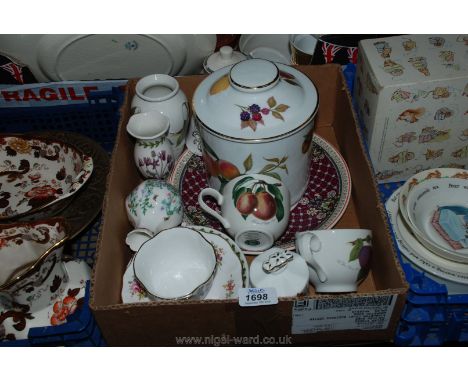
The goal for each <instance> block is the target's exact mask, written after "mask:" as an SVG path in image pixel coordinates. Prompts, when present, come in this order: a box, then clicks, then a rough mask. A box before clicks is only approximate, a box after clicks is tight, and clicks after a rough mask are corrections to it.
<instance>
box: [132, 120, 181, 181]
mask: <svg viewBox="0 0 468 382" xmlns="http://www.w3.org/2000/svg"><path fill="white" fill-rule="evenodd" d="M169 128H170V126H169V119H168V118H167V117H166V116H164V115H162V114H161V113H159V112H156V111H151V112H146V113H141V114H134V115H132V116H131V117H130V119H129V121H128V124H127V132H128V133H129V134H130V135H131V136H132V137H133V138H135V139H136V142H135V148H134V158H135V164H136V166H137V168H138V170H139V171H140V173H141V175H142V176H143V177H144V178H155V179H165V178H166V176H167V175H168V174H169V172H170V171H171V169H172V167H173V165H174V154H173V147H172V144H171V143H170V142H169V140H168V139H167V135H168V133H169Z"/></svg>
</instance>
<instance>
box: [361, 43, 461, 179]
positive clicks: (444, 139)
mask: <svg viewBox="0 0 468 382" xmlns="http://www.w3.org/2000/svg"><path fill="white" fill-rule="evenodd" d="M355 81H356V82H355V86H354V99H355V102H356V106H357V109H358V114H359V120H360V122H361V123H362V125H363V127H364V130H365V135H366V138H367V142H368V147H369V152H370V157H371V160H372V164H373V166H374V171H375V174H376V178H377V180H378V181H379V182H381V183H385V182H395V181H400V180H406V179H407V178H408V177H409V176H410V175H412V174H414V173H417V172H419V171H422V170H425V169H429V168H434V167H459V168H466V167H467V166H468V35H465V36H461V35H408V36H397V37H389V38H385V39H371V40H362V41H360V43H359V57H358V63H357V75H356V79H355Z"/></svg>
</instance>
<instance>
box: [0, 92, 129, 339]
mask: <svg viewBox="0 0 468 382" xmlns="http://www.w3.org/2000/svg"><path fill="white" fill-rule="evenodd" d="M124 96H125V92H124V89H123V88H120V87H114V88H112V90H111V91H105V92H91V93H90V94H89V100H88V103H83V104H70V105H60V106H44V107H11V108H10V107H8V108H0V133H3V132H9V133H13V132H14V133H27V132H31V131H47V130H49V131H50V130H60V131H70V132H75V133H80V134H83V135H86V136H87V137H89V138H91V139H93V140H94V141H96V142H98V143H100V144H101V146H102V147H103V148H104V149H105V150H106V151H107V152H109V153H111V151H112V149H113V147H114V142H115V137H116V134H117V128H118V122H119V119H120V114H119V109H120V106H121V105H122V102H123V99H124ZM100 222H101V217H100V215H99V216H97V217H96V219H95V221H94V222H93V223H92V224H91V225H90V228H89V229H88V230H87V231H85V232H83V233H82V234H81V235H79V236H78V237H76V238H75V239H74V240H72V241H71V242H70V243H67V248H66V251H67V252H68V253H72V254H73V255H74V256H75V258H77V259H81V260H84V261H85V262H86V263H87V264H88V265H89V266H90V267H92V266H93V264H94V256H95V249H96V244H97V237H98V234H99V227H100ZM89 293H90V292H89V282H88V284H87V287H86V293H85V303H84V304H83V307H82V308H81V309H79V310H77V311H76V312H75V313H74V314H73V315H71V316H69V317H67V323H65V324H63V325H59V326H47V327H43V328H34V329H31V330H30V331H29V333H28V339H25V340H18V341H3V342H0V346H105V341H104V339H103V338H102V335H101V332H100V330H99V328H98V326H97V324H96V321H95V320H94V317H93V315H92V313H91V311H90V309H89V304H88V303H89V297H90V296H89Z"/></svg>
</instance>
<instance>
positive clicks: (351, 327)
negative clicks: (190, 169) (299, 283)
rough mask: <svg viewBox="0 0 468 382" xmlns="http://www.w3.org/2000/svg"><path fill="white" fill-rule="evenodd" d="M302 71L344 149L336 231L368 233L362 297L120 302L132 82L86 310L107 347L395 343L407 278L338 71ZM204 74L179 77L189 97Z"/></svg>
mask: <svg viewBox="0 0 468 382" xmlns="http://www.w3.org/2000/svg"><path fill="white" fill-rule="evenodd" d="M298 69H299V70H301V71H302V72H303V73H305V74H306V75H307V76H309V77H310V78H311V79H312V80H313V81H314V83H315V85H316V86H317V88H318V92H319V96H320V106H319V111H318V114H317V119H316V130H315V133H316V134H318V135H320V136H321V137H322V138H324V139H326V140H327V141H328V142H329V143H330V144H331V145H333V146H334V147H336V148H338V149H339V150H340V152H341V154H342V155H343V158H344V159H345V160H346V162H347V164H348V167H349V171H350V174H351V178H352V195H351V200H350V203H349V205H348V207H347V209H346V211H345V213H344V214H343V216H342V217H341V218H340V220H339V221H338V223H337V224H336V226H335V227H336V228H358V227H361V228H368V229H371V230H372V234H373V254H372V262H371V271H370V274H369V276H368V277H367V278H366V279H365V281H364V282H363V283H361V284H360V285H359V288H358V291H357V293H344V294H343V293H341V294H322V295H320V294H317V293H315V292H314V290H313V287H312V286H310V288H309V292H308V294H307V295H305V296H302V297H295V298H279V301H278V304H275V305H268V306H255V307H241V306H239V301H238V300H237V299H234V300H233V299H231V300H203V301H195V300H187V301H153V302H140V303H132V304H122V299H121V291H122V287H124V285H123V280H122V276H123V274H124V272H125V270H126V268H127V265H128V262H129V261H130V259H131V258H132V252H131V251H130V249H129V248H128V247H127V245H126V244H125V236H126V234H127V233H128V232H129V231H130V230H131V229H132V226H131V225H130V223H129V221H128V219H127V214H126V212H125V207H124V200H125V197H126V196H127V195H128V194H129V193H130V192H131V191H132V189H133V188H134V187H135V186H136V185H138V184H139V183H140V182H141V181H142V180H143V179H142V178H141V177H140V174H139V172H138V170H137V168H136V167H135V163H134V160H133V148H134V142H133V141H132V138H131V137H130V136H129V135H128V133H127V131H126V129H125V127H126V125H127V123H128V119H129V118H130V116H131V100H132V97H133V96H134V94H135V84H136V80H131V81H129V83H128V86H127V95H126V100H125V102H124V105H123V107H122V109H121V119H120V125H119V131H118V133H117V142H116V145H115V147H114V152H113V154H112V161H111V170H110V173H109V176H108V179H107V191H106V196H105V199H104V204H103V221H102V226H101V229H100V234H99V239H98V244H97V250H96V261H95V265H94V269H93V276H92V285H91V298H90V306H91V309H92V310H93V313H94V316H95V318H96V320H97V322H98V324H99V327H100V329H101V331H102V333H103V335H104V338H105V340H106V342H107V343H108V344H109V345H114V346H155V345H158V346H161V345H171V346H174V345H189V344H190V343H191V344H192V345H195V344H204V345H214V346H216V345H220V344H224V345H235V344H236V343H237V344H256V343H257V344H260V343H262V344H266V343H267V342H266V341H268V344H275V343H276V344H288V343H291V344H331V343H333V344H343V343H346V344H350V343H363V342H364V343H369V342H376V341H377V342H382V341H391V340H393V338H394V336H395V331H396V328H397V325H398V324H399V322H400V316H401V313H402V310H403V308H404V306H405V301H406V293H407V290H408V284H407V283H406V282H405V280H404V276H403V272H402V270H401V268H400V266H399V264H398V260H397V258H396V253H395V248H394V246H393V242H392V239H391V235H390V230H389V226H388V223H387V220H386V217H385V210H384V207H383V205H382V203H381V201H380V199H379V193H378V191H377V188H376V183H375V181H374V179H373V177H372V170H371V166H370V163H369V161H368V159H367V156H366V154H365V151H364V145H363V141H362V137H361V135H360V133H359V130H358V128H357V125H356V120H355V118H354V114H353V111H352V106H351V98H350V96H349V93H348V91H347V88H346V85H345V81H344V77H343V74H342V73H341V67H340V66H339V65H319V66H310V65H309V66H299V67H298ZM203 78H204V76H189V77H177V80H178V81H179V85H180V88H181V89H182V90H183V91H184V92H185V94H186V95H187V98H188V99H189V101H190V100H191V99H192V95H193V92H194V91H195V89H196V87H197V85H198V84H199V83H200V82H201V81H202V80H203ZM311 107H312V105H311ZM252 258H253V256H248V259H247V260H248V261H249V262H250V261H252ZM125 287H128V285H125ZM192 340H193V341H194V342H190V341H192ZM233 341H234V342H233ZM236 341H237V342H236ZM255 341H257V342H255ZM259 341H260V342H259ZM275 341H276V342H275Z"/></svg>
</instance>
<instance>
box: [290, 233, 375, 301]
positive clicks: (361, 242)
mask: <svg viewBox="0 0 468 382" xmlns="http://www.w3.org/2000/svg"><path fill="white" fill-rule="evenodd" d="M296 250H297V251H298V252H299V254H300V255H301V256H302V257H304V259H305V261H306V262H307V264H308V265H309V280H310V282H311V283H312V284H313V285H314V287H315V290H316V291H317V292H319V293H320V292H323V293H339V292H355V291H356V290H357V286H358V284H359V283H360V282H361V281H362V280H364V279H365V277H366V276H367V273H368V271H369V267H370V260H371V255H372V232H371V231H370V230H367V229H335V230H317V231H305V232H298V233H296Z"/></svg>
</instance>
